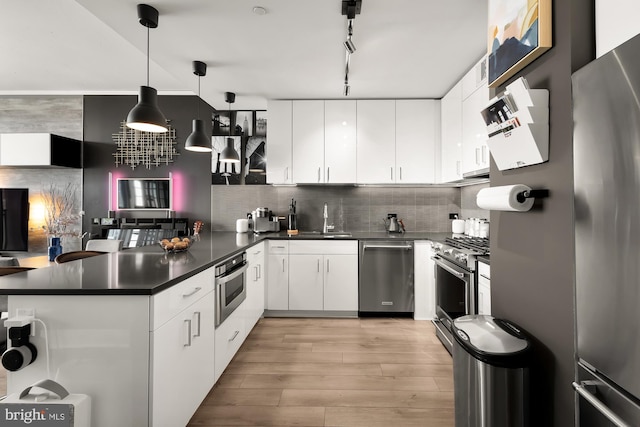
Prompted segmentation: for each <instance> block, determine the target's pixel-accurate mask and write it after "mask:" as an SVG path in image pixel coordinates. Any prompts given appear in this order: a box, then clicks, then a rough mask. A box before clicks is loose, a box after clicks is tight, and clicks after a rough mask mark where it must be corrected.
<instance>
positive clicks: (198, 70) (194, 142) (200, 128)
mask: <svg viewBox="0 0 640 427" xmlns="http://www.w3.org/2000/svg"><path fill="white" fill-rule="evenodd" d="M193 74H195V75H196V76H198V118H197V119H194V120H193V122H192V132H191V135H189V136H188V137H187V140H186V142H185V144H184V148H185V149H187V150H189V151H197V152H201V153H207V152H211V137H209V136H207V134H206V133H205V132H204V122H203V121H202V120H200V77H202V76H205V75H206V74H207V64H205V63H204V62H201V61H193Z"/></svg>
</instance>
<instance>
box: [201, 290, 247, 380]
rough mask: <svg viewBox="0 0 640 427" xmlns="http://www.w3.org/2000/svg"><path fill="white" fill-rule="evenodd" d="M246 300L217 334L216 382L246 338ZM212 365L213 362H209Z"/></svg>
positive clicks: (219, 327) (219, 328)
mask: <svg viewBox="0 0 640 427" xmlns="http://www.w3.org/2000/svg"><path fill="white" fill-rule="evenodd" d="M245 304H246V300H245V302H243V303H242V304H240V306H239V307H238V308H236V309H235V310H234V311H233V313H231V314H230V315H229V317H227V318H226V319H225V320H224V322H222V324H221V325H220V326H218V327H217V328H216V333H215V348H216V351H215V380H216V381H218V378H220V375H222V372H224V370H225V369H226V367H227V365H229V362H231V359H233V356H234V355H235V354H236V352H237V351H238V349H239V348H240V346H241V345H242V343H243V342H244V339H245V338H246V331H245V319H244V312H243V311H244V310H245V309H246V306H245ZM209 363H211V362H209Z"/></svg>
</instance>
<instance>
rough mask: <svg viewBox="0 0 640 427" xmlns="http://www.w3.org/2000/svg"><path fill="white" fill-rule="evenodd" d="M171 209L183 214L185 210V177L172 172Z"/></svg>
mask: <svg viewBox="0 0 640 427" xmlns="http://www.w3.org/2000/svg"><path fill="white" fill-rule="evenodd" d="M171 185H172V188H171V199H172V203H171V204H172V206H171V209H172V210H174V211H176V212H181V211H182V210H183V209H184V206H185V201H184V176H183V175H182V174H181V173H180V172H174V171H172V172H171Z"/></svg>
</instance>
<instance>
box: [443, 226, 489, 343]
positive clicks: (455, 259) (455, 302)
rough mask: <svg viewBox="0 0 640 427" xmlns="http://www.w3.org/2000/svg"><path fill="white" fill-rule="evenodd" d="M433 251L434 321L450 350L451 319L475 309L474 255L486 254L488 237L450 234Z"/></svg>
mask: <svg viewBox="0 0 640 427" xmlns="http://www.w3.org/2000/svg"><path fill="white" fill-rule="evenodd" d="M433 252H434V256H433V257H432V259H433V261H434V262H435V280H436V285H435V288H436V318H435V319H434V321H433V324H434V326H435V328H436V336H437V337H438V339H439V340H440V341H441V342H442V344H443V345H444V346H445V348H446V349H447V350H448V351H449V353H452V351H453V335H452V332H451V325H452V324H453V320H454V319H456V318H458V317H460V316H464V315H467V314H476V313H477V312H478V306H477V289H476V279H475V272H476V268H477V260H476V257H477V256H478V255H488V254H489V241H488V239H485V238H470V237H459V238H451V239H446V241H445V242H444V243H435V244H434V245H433Z"/></svg>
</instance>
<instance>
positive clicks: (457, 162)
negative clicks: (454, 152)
mask: <svg viewBox="0 0 640 427" xmlns="http://www.w3.org/2000/svg"><path fill="white" fill-rule="evenodd" d="M456 175H458V176H459V175H460V160H456Z"/></svg>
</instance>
